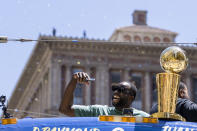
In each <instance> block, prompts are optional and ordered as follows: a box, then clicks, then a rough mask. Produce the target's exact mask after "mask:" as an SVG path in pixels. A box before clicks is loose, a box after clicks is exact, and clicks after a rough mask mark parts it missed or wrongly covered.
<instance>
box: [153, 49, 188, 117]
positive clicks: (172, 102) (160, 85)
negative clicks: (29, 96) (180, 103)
mask: <svg viewBox="0 0 197 131" xmlns="http://www.w3.org/2000/svg"><path fill="white" fill-rule="evenodd" d="M160 65H161V67H162V69H163V70H164V71H165V72H163V73H158V74H157V75H156V83H157V90H158V112H157V113H154V114H152V117H157V118H159V119H164V120H178V121H185V118H183V117H182V116H180V115H178V114H176V113H175V111H176V101H177V97H178V89H179V82H180V75H179V74H178V73H180V72H182V71H183V70H185V69H186V67H187V65H188V59H187V57H186V55H185V51H184V50H182V49H181V48H179V47H176V46H171V47H168V48H166V49H165V50H164V51H163V52H162V53H161V56H160Z"/></svg>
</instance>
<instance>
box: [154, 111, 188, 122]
mask: <svg viewBox="0 0 197 131" xmlns="http://www.w3.org/2000/svg"><path fill="white" fill-rule="evenodd" d="M151 117H156V118H159V119H160V120H171V121H177V120H178V121H186V120H185V118H183V117H182V116H180V115H179V114H176V113H169V112H157V113H154V114H152V115H151Z"/></svg>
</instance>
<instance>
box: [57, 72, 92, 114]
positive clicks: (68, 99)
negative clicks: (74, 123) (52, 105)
mask: <svg viewBox="0 0 197 131" xmlns="http://www.w3.org/2000/svg"><path fill="white" fill-rule="evenodd" d="M87 79H89V76H88V74H87V73H84V72H78V73H76V74H74V75H73V76H72V79H71V81H70V82H69V84H68V86H67V87H66V90H65V92H64V96H63V98H62V101H61V104H60V107H59V111H60V112H61V113H63V114H65V115H68V116H75V113H74V109H72V108H71V107H72V104H73V97H74V95H73V94H74V90H75V87H76V84H77V83H78V82H79V83H82V84H88V82H87Z"/></svg>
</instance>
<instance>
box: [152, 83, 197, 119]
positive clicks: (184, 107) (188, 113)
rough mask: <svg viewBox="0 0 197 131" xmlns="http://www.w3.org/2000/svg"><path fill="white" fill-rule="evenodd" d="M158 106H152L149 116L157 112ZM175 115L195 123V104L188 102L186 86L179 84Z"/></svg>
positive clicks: (196, 108) (196, 107) (196, 116)
mask: <svg viewBox="0 0 197 131" xmlns="http://www.w3.org/2000/svg"><path fill="white" fill-rule="evenodd" d="M157 106H158V105H157V104H156V105H154V106H153V107H152V109H151V111H150V114H153V113H156V112H158V107H157ZM176 113H177V114H179V115H181V116H182V117H184V118H185V119H186V121H190V122H197V104H196V103H194V102H192V101H190V100H189V95H188V90H187V86H186V85H185V84H184V83H183V82H180V84H179V91H178V99H177V104H176Z"/></svg>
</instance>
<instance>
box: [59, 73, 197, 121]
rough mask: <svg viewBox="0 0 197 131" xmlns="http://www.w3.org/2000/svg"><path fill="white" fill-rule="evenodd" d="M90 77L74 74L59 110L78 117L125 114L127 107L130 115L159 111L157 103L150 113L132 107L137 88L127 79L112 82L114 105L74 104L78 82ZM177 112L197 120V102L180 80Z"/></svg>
mask: <svg viewBox="0 0 197 131" xmlns="http://www.w3.org/2000/svg"><path fill="white" fill-rule="evenodd" d="M89 79H90V77H89V75H88V74H87V73H85V72H77V73H75V74H73V76H72V79H71V81H70V82H69V84H68V86H67V87H66V89H65V92H64V96H63V99H62V101H61V104H60V107H59V111H60V112H61V113H63V114H65V115H67V116H76V117H97V116H99V115H125V111H124V110H125V109H130V115H132V116H141V117H149V116H150V114H152V113H156V112H157V110H158V109H157V107H158V106H157V104H156V105H154V106H153V107H152V109H151V111H150V114H149V113H146V112H144V111H142V110H138V109H135V108H133V107H132V102H133V101H134V100H135V96H136V93H137V88H136V86H135V84H133V83H131V82H127V81H123V82H120V83H116V84H112V86H111V89H112V92H113V93H112V105H113V107H110V106H107V105H87V106H86V105H73V98H74V95H73V94H74V90H75V88H76V85H77V83H81V84H85V85H88V84H89V81H88V80H89ZM176 113H177V114H179V115H181V116H182V117H184V118H185V119H186V120H187V121H190V122H197V104H196V103H194V102H192V101H191V100H190V98H189V94H188V90H187V86H186V85H185V84H184V83H183V82H180V84H179V90H178V99H177V104H176Z"/></svg>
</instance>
